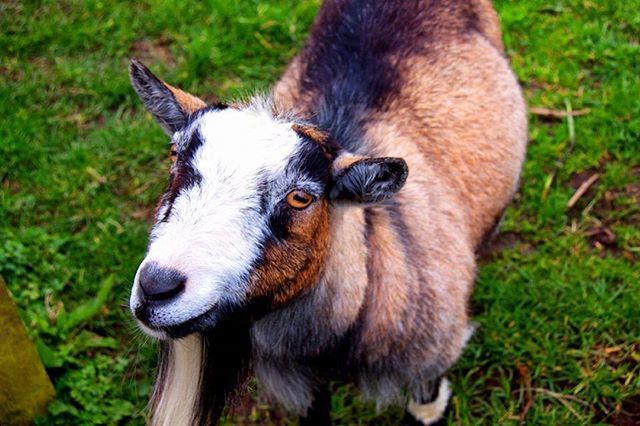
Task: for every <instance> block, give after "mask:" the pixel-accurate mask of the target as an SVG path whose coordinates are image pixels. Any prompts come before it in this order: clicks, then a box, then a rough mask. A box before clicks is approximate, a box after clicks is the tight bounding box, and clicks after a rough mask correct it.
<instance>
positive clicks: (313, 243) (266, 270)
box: [251, 200, 329, 307]
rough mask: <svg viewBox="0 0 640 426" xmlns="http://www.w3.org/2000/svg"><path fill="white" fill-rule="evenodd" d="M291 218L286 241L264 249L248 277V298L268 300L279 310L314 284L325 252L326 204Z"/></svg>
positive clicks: (326, 235)
mask: <svg viewBox="0 0 640 426" xmlns="http://www.w3.org/2000/svg"><path fill="white" fill-rule="evenodd" d="M293 214H294V215H295V216H296V217H295V218H293V219H292V220H291V221H290V224H289V227H288V233H289V237H288V238H287V239H286V240H285V241H282V242H272V243H271V244H270V245H269V246H267V248H266V249H265V251H264V254H263V256H264V260H263V262H262V263H261V265H259V266H258V267H257V268H255V270H254V271H253V273H252V277H251V284H252V285H251V288H252V297H258V298H260V297H268V298H269V299H270V300H271V301H272V306H273V307H279V306H282V305H283V304H284V303H286V302H288V301H290V300H291V299H293V298H294V297H296V296H297V295H299V294H300V293H301V292H302V291H303V290H304V289H305V288H306V287H307V286H308V285H309V283H311V282H316V281H317V280H318V276H319V274H320V268H321V266H322V260H323V259H324V257H325V255H326V251H327V242H328V233H329V220H328V206H327V202H326V201H325V200H320V201H319V202H317V203H314V204H312V205H311V207H309V208H307V209H305V210H301V211H296V212H294V213H293Z"/></svg>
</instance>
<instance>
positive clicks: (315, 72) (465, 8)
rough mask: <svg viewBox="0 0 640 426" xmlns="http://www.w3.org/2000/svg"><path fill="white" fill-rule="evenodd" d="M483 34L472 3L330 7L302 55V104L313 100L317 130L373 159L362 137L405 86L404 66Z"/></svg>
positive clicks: (355, 0)
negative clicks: (440, 45)
mask: <svg viewBox="0 0 640 426" xmlns="http://www.w3.org/2000/svg"><path fill="white" fill-rule="evenodd" d="M476 29H477V16H476V15H475V13H474V11H473V7H472V5H471V4H470V2H467V1H460V0H440V1H427V0H335V1H327V2H325V3H324V4H323V6H322V7H321V9H320V12H319V15H318V18H317V20H316V22H315V24H314V26H313V28H312V30H311V35H310V37H309V41H308V42H307V44H306V45H305V47H304V48H303V50H302V52H301V59H302V60H301V63H302V64H303V65H304V68H303V70H302V80H301V83H302V85H301V92H302V93H301V99H313V100H312V105H309V106H308V110H309V111H311V112H312V113H313V115H314V118H313V120H314V121H315V124H316V125H317V126H318V127H319V128H321V129H324V130H327V131H329V133H331V134H332V135H333V137H334V138H335V139H336V141H337V142H338V143H339V144H340V145H341V146H342V147H344V148H345V149H347V150H349V151H351V152H358V153H362V154H369V153H368V152H366V150H361V149H360V148H361V146H362V145H363V143H365V141H364V140H363V129H364V127H365V125H366V123H367V121H368V119H369V117H370V115H371V112H373V111H383V110H384V109H385V108H386V106H387V105H388V101H389V100H390V99H391V98H392V97H393V96H394V95H395V94H396V93H397V91H398V89H399V87H400V86H401V85H402V84H403V75H402V69H401V68H400V65H398V61H399V59H402V58H406V57H410V56H412V55H416V54H422V53H424V52H426V51H427V49H429V48H430V47H429V46H430V43H429V42H432V41H433V40H434V39H439V40H441V39H444V38H446V37H455V36H460V35H461V34H464V33H467V32H469V31H472V30H476Z"/></svg>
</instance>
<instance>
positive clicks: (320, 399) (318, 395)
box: [300, 384, 331, 426]
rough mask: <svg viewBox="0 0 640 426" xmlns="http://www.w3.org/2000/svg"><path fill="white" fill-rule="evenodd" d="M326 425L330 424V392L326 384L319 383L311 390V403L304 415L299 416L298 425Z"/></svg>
mask: <svg viewBox="0 0 640 426" xmlns="http://www.w3.org/2000/svg"><path fill="white" fill-rule="evenodd" d="M328 425H331V392H330V391H329V387H328V386H327V385H326V384H321V385H318V387H317V388H316V390H315V391H314V392H313V403H312V404H311V407H309V410H307V414H306V416H304V417H300V426H328Z"/></svg>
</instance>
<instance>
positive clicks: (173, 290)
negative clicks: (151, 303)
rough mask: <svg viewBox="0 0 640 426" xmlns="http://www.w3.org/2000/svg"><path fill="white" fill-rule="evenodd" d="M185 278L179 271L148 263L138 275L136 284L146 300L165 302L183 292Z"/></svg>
mask: <svg viewBox="0 0 640 426" xmlns="http://www.w3.org/2000/svg"><path fill="white" fill-rule="evenodd" d="M186 281H187V277H185V276H184V274H182V273H181V272H179V271H176V270H175V269H171V268H165V267H162V266H160V265H158V264H157V263H155V262H149V263H147V264H146V265H144V266H143V267H142V269H141V270H140V273H139V274H138V283H139V284H140V289H141V290H142V293H143V295H144V298H145V299H146V300H166V299H170V298H172V297H173V296H175V295H177V294H179V293H180V292H181V291H182V290H184V283H185V282H186Z"/></svg>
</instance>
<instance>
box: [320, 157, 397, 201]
mask: <svg viewBox="0 0 640 426" xmlns="http://www.w3.org/2000/svg"><path fill="white" fill-rule="evenodd" d="M408 174H409V169H408V168H407V163H406V162H405V161H404V160H403V159H401V158H367V159H364V160H359V161H356V162H354V163H353V164H350V165H349V166H348V167H347V168H345V169H344V170H342V171H341V172H340V173H339V174H338V175H337V176H335V177H334V180H333V186H332V188H331V190H330V193H329V197H330V198H331V199H332V200H346V201H354V202H360V203H375V202H379V201H383V200H386V199H388V198H390V197H391V196H392V195H393V194H395V193H396V192H398V191H399V190H400V189H401V188H402V186H403V185H404V183H405V182H406V180H407V176H408Z"/></svg>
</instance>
